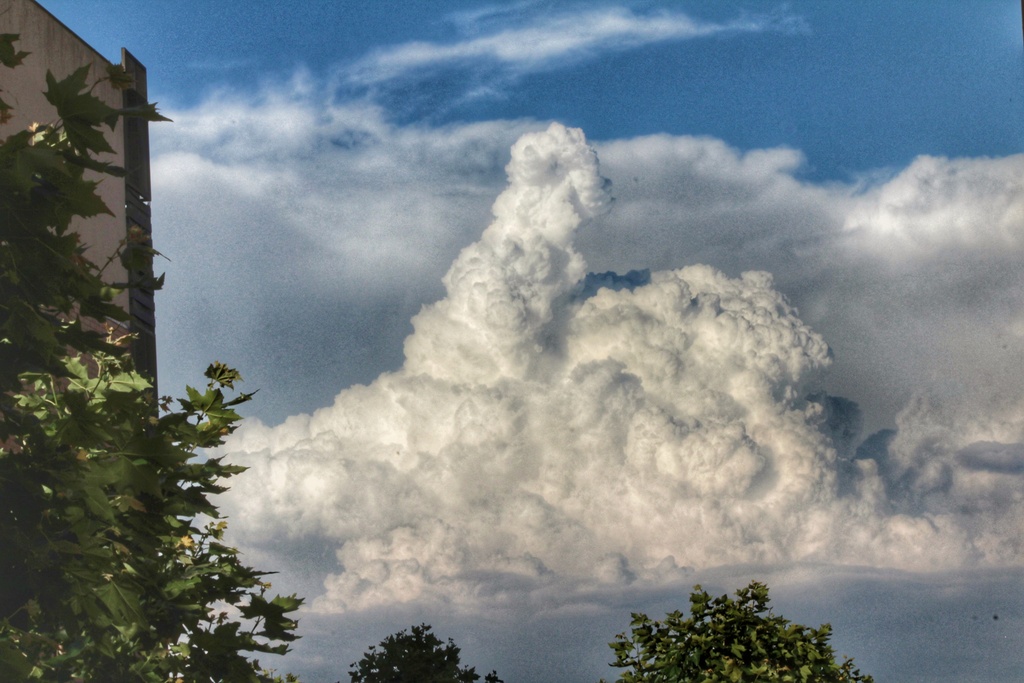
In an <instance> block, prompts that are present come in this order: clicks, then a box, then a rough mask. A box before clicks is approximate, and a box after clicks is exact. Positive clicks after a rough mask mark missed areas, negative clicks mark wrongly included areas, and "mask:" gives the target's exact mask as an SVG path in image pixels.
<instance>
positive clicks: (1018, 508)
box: [42, 0, 1024, 683]
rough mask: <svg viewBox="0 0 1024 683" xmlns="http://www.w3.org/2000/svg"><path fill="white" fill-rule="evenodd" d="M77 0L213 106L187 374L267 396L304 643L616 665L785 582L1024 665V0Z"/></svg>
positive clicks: (198, 146) (263, 425)
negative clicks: (682, 618)
mask: <svg viewBox="0 0 1024 683" xmlns="http://www.w3.org/2000/svg"><path fill="white" fill-rule="evenodd" d="M42 4H43V5H44V6H45V7H47V8H48V9H49V10H50V11H51V12H52V13H53V14H55V15H56V16H57V17H58V18H59V19H61V20H62V21H64V22H65V23H66V24H67V25H68V26H70V27H71V28H72V29H73V30H75V31H76V32H77V33H78V34H79V35H80V36H82V37H83V38H84V39H85V40H86V41H88V42H89V43H90V44H92V45H93V46H94V47H96V48H97V49H98V50H99V51H100V52H102V53H103V54H105V55H107V56H108V57H112V58H116V56H117V54H118V50H119V48H120V47H121V46H126V47H128V48H129V49H130V50H131V51H132V52H133V54H135V55H136V56H137V57H138V58H139V59H140V60H141V61H142V62H143V63H144V64H145V65H146V66H147V68H148V73H149V88H150V96H151V99H153V100H156V101H158V102H159V103H160V106H161V109H162V110H163V111H164V113H166V114H168V115H169V116H170V117H171V118H172V119H174V121H175V122H174V123H173V124H163V125H160V126H154V127H153V129H152V137H153V173H154V202H153V212H154V224H155V229H154V230H155V235H156V241H157V247H158V249H160V250H161V251H162V252H163V253H165V254H166V255H167V256H168V258H169V261H166V262H164V266H165V268H166V271H167V282H168V285H167V288H166V290H165V291H164V292H162V293H161V294H160V295H159V298H158V301H157V306H158V321H159V322H158V327H159V329H158V335H159V344H160V351H159V353H160V373H161V377H160V379H161V388H162V389H163V390H164V391H173V390H174V388H175V387H178V386H181V385H183V384H184V383H185V382H195V381H197V380H196V378H198V377H199V376H200V373H201V371H202V369H203V368H204V367H205V364H206V363H207V362H209V361H211V360H214V359H217V360H222V361H225V362H228V363H230V364H233V365H236V366H238V367H239V368H240V369H241V371H242V373H243V375H244V376H245V377H246V382H247V385H249V386H247V389H253V388H258V389H259V393H258V394H257V397H256V401H255V403H254V406H253V408H252V409H251V411H250V414H249V418H250V419H249V420H248V422H249V424H248V426H247V427H246V428H244V429H243V430H241V431H240V433H239V434H238V435H237V438H234V439H233V441H232V442H231V443H230V444H229V445H228V447H227V451H228V453H229V455H230V457H232V458H233V459H235V460H238V461H239V462H242V463H244V464H247V465H249V466H250V467H251V470H250V471H249V473H247V474H246V475H245V476H244V477H241V478H240V479H239V480H238V482H237V483H236V484H235V486H234V489H233V491H232V492H231V493H229V494H227V495H226V497H225V509H227V510H228V511H229V512H230V513H231V514H232V518H233V522H232V527H231V528H232V532H233V533H234V534H235V539H236V542H237V543H239V544H240V545H241V547H242V548H243V549H244V550H245V551H246V553H247V554H248V556H249V557H250V558H252V559H253V561H254V562H255V563H256V564H257V565H258V566H266V567H271V568H279V569H280V570H281V573H280V575H279V576H278V579H277V580H276V581H275V584H276V586H277V587H281V588H282V589H284V590H288V591H291V590H298V591H300V592H301V593H303V594H304V595H306V596H308V597H309V607H308V609H307V612H306V613H305V615H304V617H303V622H302V629H303V632H304V638H303V640H302V641H300V644H299V646H298V647H297V650H296V652H294V653H293V654H292V655H289V658H288V659H286V660H285V662H284V663H283V664H282V665H281V668H283V669H291V670H296V671H299V672H301V673H303V674H304V675H305V678H304V680H307V683H308V682H309V681H317V680H324V681H327V680H331V681H333V680H337V679H338V678H339V677H342V676H343V675H344V671H345V669H346V667H347V665H348V663H349V662H350V661H352V660H354V659H355V658H356V657H357V656H358V655H359V653H361V652H362V651H363V650H365V648H366V647H367V646H368V645H369V644H371V643H373V642H376V641H379V640H380V639H381V638H383V636H385V635H387V634H388V633H390V632H394V631H397V630H398V629H400V628H403V627H406V626H408V625H409V624H412V623H418V622H419V621H427V622H430V623H433V624H434V625H435V627H436V629H437V630H438V631H439V632H440V633H441V634H442V635H444V636H448V635H451V636H453V637H454V638H455V639H456V640H457V642H459V644H460V645H462V646H463V649H464V653H465V654H466V656H467V658H468V659H469V660H470V661H471V663H473V664H476V665H478V668H479V669H481V670H489V669H490V668H497V669H498V671H499V673H501V674H502V675H503V676H504V677H505V679H506V680H509V681H526V682H530V681H536V682H538V683H541V682H544V681H554V680H565V681H593V680H596V679H597V678H598V677H599V676H601V675H605V676H607V675H609V673H611V672H610V671H609V670H607V669H606V667H605V662H607V661H608V659H609V653H610V650H608V649H607V648H606V645H605V644H606V643H607V641H608V640H610V639H611V637H612V636H613V635H614V634H615V633H616V632H618V631H620V630H622V629H624V628H625V627H626V625H627V623H628V614H629V612H630V611H635V610H641V609H642V610H648V611H649V612H650V613H651V614H652V616H653V615H658V614H661V613H664V612H665V611H669V610H672V609H675V608H681V607H683V606H685V596H686V594H687V591H688V589H689V587H690V586H691V585H692V584H693V583H696V582H697V581H701V582H703V583H704V584H705V586H708V587H710V588H711V589H712V590H714V591H717V592H725V591H727V590H732V589H734V588H736V587H738V586H740V585H742V584H744V583H745V582H746V581H747V580H749V579H750V578H762V579H766V580H767V581H768V582H769V584H770V585H771V586H772V587H773V590H774V592H775V595H776V599H777V605H778V609H779V611H780V612H782V613H783V614H785V615H787V616H789V617H791V618H794V619H797V620H800V621H803V622H805V623H809V622H813V623H815V624H817V623H821V622H825V621H830V622H832V623H833V625H834V626H835V627H836V644H837V649H839V650H840V651H841V652H843V653H846V654H850V655H853V656H855V657H856V659H857V661H858V662H859V663H860V664H861V665H862V668H863V669H864V670H866V671H867V672H869V673H872V674H874V675H875V676H876V680H878V681H899V682H910V681H950V682H952V681H963V680H975V681H1005V680H1014V679H1017V678H1021V677H1022V676H1024V670H1022V669H1021V664H1020V661H1019V652H1020V650H1021V648H1022V647H1024V641H1022V638H1021V633H1024V629H1022V628H1021V626H1022V622H1024V606H1022V603H1021V597H1020V596H1021V595H1024V593H1022V591H1021V590H1020V589H1021V588H1022V586H1024V569H1022V568H1024V502H1022V499H1021V495H1020V491H1021V490H1024V488H1022V484H1024V481H1022V479H1021V477H1022V476H1024V474H1022V473H1024V392H1022V391H1021V387H1022V386H1024V363H1021V362H1020V359H1021V358H1022V356H1024V314H1022V313H1021V312H1022V311H1024V275H1022V272H1021V269H1020V266H1019V264H1020V263H1021V260H1022V258H1024V180H1022V178H1024V154H1022V153H1024V128H1022V127H1021V125H1020V121H1022V120H1024V40H1022V36H1021V16H1020V6H1019V3H1016V2H1015V0H991V1H982V0H977V1H972V2H962V1H960V2H953V1H948V2H946V1H938V0H936V1H934V2H923V1H921V2H916V1H914V2H912V1H909V0H908V1H906V2H898V3H893V2H867V1H865V2H857V3H849V2H826V1H821V2H788V3H774V2H741V1H731V2H675V3H669V2H633V3H630V2H606V3H571V2H562V3H554V2H522V3H506V4H496V3H482V2H464V3H446V4H441V3H425V2H424V3H420V2H401V3H398V2H374V3H347V2H294V3H290V4H288V5H283V4H280V3H261V2H250V3H230V4H229V3H214V2H193V3H187V4H185V5H182V4H178V5H174V6H172V5H171V4H168V3H141V2H134V3H123V2H121V3H114V2H107V1H106V0H94V1H93V2H90V3H88V4H85V3H80V2H70V1H58V0H44V1H43V3H42ZM552 122H559V123H560V124H564V126H568V127H569V129H570V130H567V129H565V128H562V127H559V126H558V125H555V126H553V127H552V126H551V123H552ZM573 128H579V129H581V130H582V133H579V134H577V133H574V132H573V131H572V130H571V129H573ZM584 134H585V136H586V141H584V140H583V138H582V137H581V136H582V135H584ZM524 136H525V137H524ZM517 140H519V142H517ZM513 145H515V147H514V149H515V150H517V151H515V152H514V153H513V154H511V155H510V148H513ZM510 159H512V162H511V163H510ZM597 160H599V164H600V165H599V166H598V165H597V164H598V161H597ZM506 165H508V167H507V168H506ZM506 175H507V176H508V177H506ZM606 181H610V182H606ZM499 197H500V198H499ZM496 200H497V203H496ZM492 205H493V207H492ZM569 206H571V207H572V210H571V211H568V210H567V209H566V207H569ZM488 226H490V227H488ZM609 271H612V272H615V273H619V274H626V273H627V272H628V271H640V272H639V273H634V274H633V275H632V276H630V277H629V278H626V279H621V278H616V277H615V276H611V275H606V276H604V277H603V279H600V280H595V279H594V278H591V280H590V282H591V283H595V282H602V283H604V284H605V285H609V284H610V285H613V286H611V287H608V286H606V287H605V288H603V289H598V288H597V287H595V286H592V287H590V288H589V289H587V288H584V287H580V286H579V282H580V281H581V280H582V279H583V278H584V276H585V274H586V273H587V272H590V273H605V272H609ZM750 271H758V272H762V273H770V277H769V276H768V275H759V274H756V273H755V274H746V275H744V273H749V272H750ZM582 292H587V293H586V294H584V293H582ZM996 615H998V617H999V618H998V619H994V616H996Z"/></svg>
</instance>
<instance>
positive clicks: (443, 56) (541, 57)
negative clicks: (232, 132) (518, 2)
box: [346, 5, 806, 85]
mask: <svg viewBox="0 0 1024 683" xmlns="http://www.w3.org/2000/svg"><path fill="white" fill-rule="evenodd" d="M528 9H529V6H528V5H525V6H519V10H520V11H519V13H528ZM502 17H503V21H502V24H501V25H502V26H503V27H504V28H502V29H500V30H493V31H488V28H490V26H488V24H490V23H491V22H488V21H486V19H487V16H484V15H481V17H480V19H481V22H480V23H482V24H484V27H483V30H482V31H481V30H479V29H480V27H479V25H477V23H476V22H467V21H466V18H465V17H455V18H454V21H453V23H455V24H456V25H457V26H458V27H459V28H460V30H461V31H462V32H463V34H464V35H465V37H464V38H463V39H461V40H456V41H452V42H448V43H441V42H426V41H414V42H407V43H402V44H399V45H393V46H390V47H387V48H382V49H379V50H375V51H374V52H372V53H370V54H369V55H367V56H366V57H364V58H362V59H360V60H358V61H357V62H355V63H354V64H353V65H352V66H351V67H350V68H349V70H348V72H347V74H346V77H347V79H348V81H349V82H350V83H352V84H355V85H372V84H376V83H383V82H387V81H390V80H393V79H397V78H400V77H402V76H404V75H407V74H411V73H418V72H421V71H422V70H424V69H430V68H438V67H458V66H465V65H468V64H479V65H483V66H489V67H498V68H502V69H504V70H506V71H509V72H511V73H513V74H523V73H529V72H534V71H543V70H547V69H550V68H557V67H558V66H561V65H564V64H565V63H567V62H574V61H577V60H579V59H585V58H586V57H587V56H589V55H593V54H596V53H599V52H605V51H617V50H628V49H632V48H637V47H641V46H644V45H649V44H653V43H658V42H663V41H670V40H689V39H693V38H701V37H706V36H710V35H716V34H724V33H739V32H742V33H757V32H763V31H771V30H774V31H785V32H791V31H801V30H805V29H806V26H805V24H804V23H803V21H802V20H801V19H799V18H797V17H792V16H782V15H778V14H776V15H744V16H740V17H739V18H736V19H733V20H731V21H727V22H724V23H721V22H713V21H704V20H700V19H695V18H692V17H690V16H688V15H686V14H684V13H682V12H673V11H659V12H655V13H638V12H635V11H633V10H631V9H628V8H623V7H599V8H593V9H587V10H583V11H574V12H562V13H558V14H544V15H533V16H528V17H526V18H524V19H523V20H522V21H521V22H520V23H519V25H517V26H513V27H511V28H508V23H509V16H508V15H507V13H502ZM474 28H475V29H476V30H472V29H474Z"/></svg>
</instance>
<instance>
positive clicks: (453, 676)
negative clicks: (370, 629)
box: [348, 624, 502, 683]
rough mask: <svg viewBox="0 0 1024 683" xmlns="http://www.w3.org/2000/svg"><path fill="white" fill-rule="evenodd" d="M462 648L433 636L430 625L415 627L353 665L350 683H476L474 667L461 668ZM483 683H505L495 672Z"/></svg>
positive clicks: (476, 676) (380, 646)
mask: <svg viewBox="0 0 1024 683" xmlns="http://www.w3.org/2000/svg"><path fill="white" fill-rule="evenodd" d="M459 651H460V650H459V648H458V646H456V645H455V643H454V642H453V641H452V639H451V638H449V639H448V642H447V643H443V642H441V639H440V638H438V637H437V636H436V635H434V634H433V633H432V632H431V630H430V626H428V625H427V624H420V625H419V626H413V627H412V628H411V629H410V632H406V631H405V630H404V629H403V630H401V631H399V632H398V633H394V634H392V635H390V636H388V637H387V638H385V639H384V640H382V641H381V642H380V644H379V645H371V646H370V649H369V650H368V651H367V652H366V654H364V655H363V658H362V659H361V660H359V661H358V662H352V666H353V667H354V668H353V669H351V670H350V671H349V672H348V673H349V677H350V678H351V683H473V681H478V680H480V675H479V674H478V673H477V672H476V669H475V668H473V667H460V666H459ZM484 683H502V680H501V679H500V678H498V674H497V673H495V672H494V671H492V672H491V673H489V674H487V675H486V676H484Z"/></svg>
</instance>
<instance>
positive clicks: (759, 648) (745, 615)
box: [610, 581, 874, 683]
mask: <svg viewBox="0 0 1024 683" xmlns="http://www.w3.org/2000/svg"><path fill="white" fill-rule="evenodd" d="M768 603H769V599H768V587H767V586H766V585H765V584H763V583H759V582H757V581H753V582H751V583H750V585H748V586H747V587H746V588H741V589H739V590H738V591H736V598H735V599H733V598H729V597H728V596H726V595H723V596H721V597H717V598H712V597H711V596H710V595H709V594H708V593H707V592H705V591H704V590H703V589H701V587H700V586H699V585H698V586H695V587H694V592H693V593H691V594H690V616H689V618H684V617H683V615H682V613H680V612H678V611H676V612H672V613H671V614H668V615H666V617H665V620H664V621H651V619H650V618H648V617H647V615H646V614H633V621H632V623H631V624H630V625H631V629H632V630H631V632H630V633H629V634H625V633H622V634H619V635H618V636H617V637H616V639H615V642H613V643H611V644H610V645H611V648H612V650H613V651H614V652H615V662H614V663H613V664H611V666H614V667H618V668H623V669H628V671H625V672H624V673H622V674H621V675H620V677H619V679H618V680H620V681H624V682H627V683H639V682H641V681H643V682H645V683H655V682H657V683H675V682H679V683H683V682H685V683H691V682H692V683H719V682H723V683H724V682H732V683H740V682H742V683H754V682H755V681H757V682H761V681H765V682H767V681H772V682H775V681H779V682H782V681H793V682H799V683H873V680H874V679H872V678H871V676H867V675H862V674H861V673H860V671H859V670H858V669H855V668H853V660H851V659H844V661H843V663H842V664H839V663H837V662H836V658H835V652H834V651H833V650H832V647H831V646H830V645H829V644H828V641H829V638H830V637H831V634H832V628H831V626H829V625H828V624H824V625H822V626H820V627H818V628H816V629H812V628H808V627H806V626H801V625H799V624H793V623H791V622H790V621H789V620H787V619H784V618H783V617H781V616H777V615H775V614H773V613H772V611H771V608H769V606H768Z"/></svg>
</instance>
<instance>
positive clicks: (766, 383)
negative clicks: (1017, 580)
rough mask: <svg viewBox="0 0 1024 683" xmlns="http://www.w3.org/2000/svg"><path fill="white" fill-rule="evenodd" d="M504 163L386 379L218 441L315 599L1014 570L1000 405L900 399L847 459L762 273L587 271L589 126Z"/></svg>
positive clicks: (604, 190) (241, 499)
mask: <svg viewBox="0 0 1024 683" xmlns="http://www.w3.org/2000/svg"><path fill="white" fill-rule="evenodd" d="M507 171H508V177H509V186H508V188H507V189H506V190H505V191H504V192H503V193H502V194H501V195H500V196H499V197H498V199H497V201H496V202H495V204H494V208H493V213H494V221H493V223H492V224H491V225H490V227H488V228H487V229H486V230H485V231H484V233H483V235H482V236H481V238H480V239H479V240H478V241H477V242H475V243H473V244H471V245H470V246H468V247H466V248H465V249H464V250H463V251H462V252H461V254H459V256H458V257H457V258H456V260H455V262H454V263H453V264H452V266H451V268H450V269H449V271H448V274H447V275H446V276H445V278H444V287H445V290H446V294H445V296H444V297H443V298H442V299H440V300H439V301H437V302H436V303H434V304H431V305H428V306H425V307H424V308H423V309H422V310H421V311H420V313H419V314H418V315H416V316H415V317H414V318H413V321H412V323H413V333H412V334H411V335H410V336H409V337H408V338H407V339H406V342H405V363H404V365H403V366H402V367H401V368H400V369H399V370H397V371H395V372H391V373H385V374H382V375H381V376H380V377H378V378H377V379H376V380H375V381H373V382H372V383H370V384H368V385H365V386H354V387H351V388H349V389H346V390H344V391H343V392H342V393H341V394H339V395H338V396H337V398H336V400H335V402H334V404H333V405H332V406H330V407H326V408H323V409H321V410H318V411H316V412H315V413H313V414H311V415H301V416H295V417H292V418H289V419H288V420H287V421H285V422H284V423H283V424H281V425H279V426H277V427H274V428H269V427H265V426H263V425H261V424H259V423H254V424H250V425H247V426H245V427H243V429H242V430H240V431H239V432H238V433H237V434H236V435H234V436H233V437H232V438H231V440H230V441H229V443H228V445H227V446H226V447H225V451H226V452H227V454H228V456H229V459H230V460H232V461H233V462H237V463H239V464H243V465H247V466H249V467H250V468H251V470H250V471H249V472H248V473H247V474H246V476H244V477H241V478H239V479H238V481H237V482H233V486H234V489H233V491H232V492H231V494H230V496H229V498H228V505H227V506H226V508H227V510H228V511H229V512H230V513H231V515H232V516H233V518H234V523H233V529H234V531H235V533H236V534H237V535H238V537H239V538H240V539H241V541H242V543H243V545H247V546H250V547H260V546H262V547H263V548H264V549H265V550H266V551H267V552H272V550H271V548H272V546H273V544H274V543H278V542H280V541H281V539H292V540H293V541H295V542H301V543H305V544H308V543H318V544H321V545H323V546H325V547H327V548H328V549H330V550H331V551H332V552H333V555H334V557H333V560H334V561H333V562H332V563H331V566H330V568H329V569H328V570H327V572H326V573H327V574H328V576H327V578H326V580H325V581H324V592H323V594H322V595H321V596H319V597H318V598H317V599H316V600H315V602H314V608H315V609H317V610H321V611H325V612H337V611H349V610H361V609H367V608H371V607H378V606H382V605H388V604H395V603H403V602H412V601H431V600H439V601H444V602H447V603H455V604H465V605H467V606H469V607H473V606H479V605H482V604H494V603H500V602H502V601H508V600H510V599H514V596H516V595H522V594H524V593H529V592H531V591H543V590H545V589H550V588H552V587H560V588H559V589H560V590H561V592H562V593H565V592H566V591H571V590H573V589H579V588H585V587H588V586H589V587H600V586H622V585H627V584H632V585H651V586H656V585H662V584H667V583H672V582H677V581H679V580H681V579H685V577H686V573H687V570H688V568H691V567H697V568H706V567H710V566H716V565H725V564H733V563H746V562H764V563H785V562H803V561H807V562H827V563H838V564H849V565H858V564H867V565H873V566H881V567H893V568H903V569H933V568H954V567H960V566H969V565H971V566H973V565H992V566H996V565H1017V564H1019V563H1020V562H1021V559H1022V558H1024V553H1022V533H1024V532H1022V529H1024V524H1022V521H1024V517H1022V513H1024V501H1022V497H1024V496H1022V494H1021V487H1020V483H1021V477H1022V476H1024V450H1022V449H1024V447H1022V446H1021V443H1022V442H1024V410H1022V408H1024V402H1022V401H1021V400H1020V398H1019V396H1018V397H1017V398H1013V397H1009V398H1007V399H1006V400H1005V401H1004V402H1003V404H1002V406H1001V408H1000V409H999V410H990V411H987V412H985V414H984V415H982V416H980V417H979V415H978V414H976V413H975V412H971V411H970V410H967V409H966V408H964V409H957V408H956V407H949V406H947V407H942V406H934V405H932V404H930V403H928V400H927V399H925V398H920V399H917V400H916V401H915V402H914V403H912V404H911V405H910V406H909V407H908V408H907V409H906V410H905V411H904V412H903V413H902V414H901V415H900V416H899V418H898V419H897V425H898V427H899V431H898V433H896V434H895V435H892V434H879V435H876V438H874V439H872V440H869V442H866V443H865V445H864V446H863V447H862V448H861V449H859V451H857V450H856V449H855V446H856V441H855V439H856V430H857V423H858V419H859V416H858V414H857V411H856V408H855V406H854V405H853V404H852V403H851V402H849V401H844V400H842V399H837V398H833V397H829V396H828V395H827V394H825V393H824V392H822V391H821V390H820V388H821V386H822V384H821V376H822V373H823V371H824V370H825V369H826V368H827V367H828V366H829V365H830V363H831V354H830V351H829V347H828V346H827V344H826V343H825V340H824V339H823V338H822V337H821V336H820V335H818V334H817V333H815V332H814V331H813V330H812V329H811V328H810V327H809V326H808V325H807V324H805V323H804V322H802V321H801V319H800V318H799V317H798V315H797V313H796V311H795V309H793V308H792V307H791V306H790V305H789V304H788V303H787V301H786V299H785V298H784V297H783V296H782V295H781V294H780V293H779V292H778V291H776V289H775V288H774V284H773V280H772V277H771V276H770V275H769V274H767V273H765V272H747V273H743V274H742V275H741V276H739V277H727V276H726V275H725V274H723V273H722V272H719V271H717V270H715V269H714V268H711V267H708V266H701V265H694V266H689V267H686V268H682V269H679V270H670V271H661V272H653V273H652V272H649V271H631V272H629V273H627V274H621V275H620V274H615V273H604V274H589V275H588V268H587V264H586V263H585V261H584V259H583V257H582V256H581V254H580V253H579V252H578V251H577V250H576V248H575V246H574V245H575V240H576V236H577V231H578V229H580V227H581V226H583V225H585V224H586V223H587V222H588V221H590V220H591V219H593V218H595V217H597V216H600V215H602V214H604V213H605V212H606V211H607V210H608V208H609V204H610V195H609V191H608V187H607V182H606V181H605V180H604V178H602V176H601V173H600V171H599V167H598V161H597V156H596V154H595V153H594V151H593V149H592V148H591V147H589V146H588V145H587V143H586V141H585V140H584V138H583V134H582V133H581V132H580V131H578V130H573V129H567V128H564V127H562V126H560V125H558V124H553V125H551V126H550V127H549V128H548V129H547V130H546V131H542V132H536V133H528V134H526V135H524V136H523V137H522V138H521V139H520V140H519V141H518V142H517V143H516V144H515V145H514V146H513V149H512V161H511V162H510V163H509V165H508V167H507ZM893 187H895V186H893ZM885 206H893V203H892V202H887V203H885ZM604 220H605V225H607V223H608V220H607V219H604ZM850 232H851V233H856V232H857V229H856V227H855V226H854V227H851V228H850ZM855 453H856V454H857V455H858V457H854V455H855ZM268 539H269V540H268Z"/></svg>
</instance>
